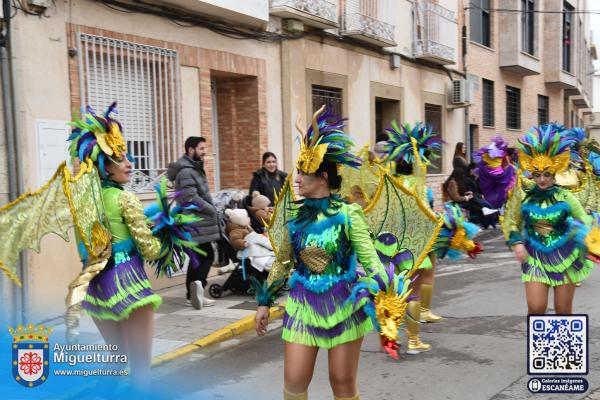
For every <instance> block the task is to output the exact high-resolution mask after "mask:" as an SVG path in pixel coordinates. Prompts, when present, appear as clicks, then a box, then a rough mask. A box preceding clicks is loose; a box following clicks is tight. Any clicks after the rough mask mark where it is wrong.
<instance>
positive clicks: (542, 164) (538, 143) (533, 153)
mask: <svg viewBox="0 0 600 400" xmlns="http://www.w3.org/2000/svg"><path fill="white" fill-rule="evenodd" d="M574 144H575V140H574V139H573V138H572V137H569V136H568V135H565V134H564V133H563V132H561V131H559V130H558V129H556V127H555V125H553V124H548V125H544V126H542V127H539V128H538V127H534V128H532V129H531V130H530V131H529V132H527V133H526V134H525V135H523V137H522V138H521V139H519V148H520V149H521V154H520V155H519V161H520V163H521V165H522V166H523V168H524V169H526V170H527V171H529V172H531V173H534V172H544V171H547V172H550V173H551V174H556V173H558V172H561V171H564V170H565V169H567V168H568V167H569V161H570V158H571V157H570V154H569V148H570V147H571V146H572V145H574Z"/></svg>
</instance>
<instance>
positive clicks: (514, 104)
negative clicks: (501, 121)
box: [506, 86, 521, 129]
mask: <svg viewBox="0 0 600 400" xmlns="http://www.w3.org/2000/svg"><path fill="white" fill-rule="evenodd" d="M506 127H507V128H509V129H520V128H521V89H518V88H515V87H512V86H507V87H506Z"/></svg>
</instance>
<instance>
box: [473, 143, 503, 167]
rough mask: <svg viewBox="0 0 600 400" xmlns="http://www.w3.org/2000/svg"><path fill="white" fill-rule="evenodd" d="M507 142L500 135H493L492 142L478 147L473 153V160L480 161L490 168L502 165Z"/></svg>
mask: <svg viewBox="0 0 600 400" xmlns="http://www.w3.org/2000/svg"><path fill="white" fill-rule="evenodd" d="M507 148H508V143H506V141H505V140H504V138H502V136H494V137H493V138H492V143H490V144H489V145H487V146H484V147H482V148H481V149H479V150H478V151H477V152H476V153H475V154H473V161H475V162H476V163H477V164H479V163H480V162H481V161H483V162H484V163H485V165H487V166H488V167H490V168H497V167H500V166H501V165H502V161H503V159H504V157H505V156H506V149H507Z"/></svg>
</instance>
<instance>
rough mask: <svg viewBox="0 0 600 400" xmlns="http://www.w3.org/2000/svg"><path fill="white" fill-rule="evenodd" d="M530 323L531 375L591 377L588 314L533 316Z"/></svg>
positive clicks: (529, 351)
mask: <svg viewBox="0 0 600 400" xmlns="http://www.w3.org/2000/svg"><path fill="white" fill-rule="evenodd" d="M528 322H529V324H528V325H529V326H528V341H527V349H528V359H529V366H528V372H529V374H531V375H535V374H575V375H582V374H583V375H585V374H587V372H588V366H587V361H588V354H587V330H588V329H587V328H588V326H587V315H547V316H546V315H530V316H529V318H528Z"/></svg>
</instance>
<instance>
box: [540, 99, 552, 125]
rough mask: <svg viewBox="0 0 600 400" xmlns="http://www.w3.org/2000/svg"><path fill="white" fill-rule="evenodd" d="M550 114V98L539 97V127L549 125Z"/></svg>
mask: <svg viewBox="0 0 600 400" xmlns="http://www.w3.org/2000/svg"><path fill="white" fill-rule="evenodd" d="M549 114H550V101H549V99H548V96H542V95H541V94H540V95H538V125H544V124H547V123H548V115H549Z"/></svg>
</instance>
